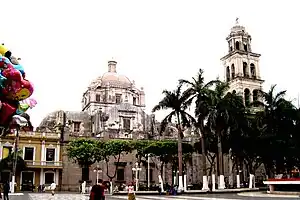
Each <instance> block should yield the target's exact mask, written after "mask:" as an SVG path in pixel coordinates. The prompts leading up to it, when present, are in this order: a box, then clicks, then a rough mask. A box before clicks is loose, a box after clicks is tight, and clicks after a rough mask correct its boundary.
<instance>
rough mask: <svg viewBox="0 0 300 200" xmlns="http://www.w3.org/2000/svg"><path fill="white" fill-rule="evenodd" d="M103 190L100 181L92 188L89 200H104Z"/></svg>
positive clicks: (103, 187)
mask: <svg viewBox="0 0 300 200" xmlns="http://www.w3.org/2000/svg"><path fill="white" fill-rule="evenodd" d="M105 189H106V187H105V186H104V184H103V181H102V180H101V179H100V180H99V183H98V184H96V185H94V186H93V187H92V190H91V193H90V200H105Z"/></svg>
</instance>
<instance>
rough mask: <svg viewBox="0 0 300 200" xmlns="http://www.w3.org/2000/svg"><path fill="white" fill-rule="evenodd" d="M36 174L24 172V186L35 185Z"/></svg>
mask: <svg viewBox="0 0 300 200" xmlns="http://www.w3.org/2000/svg"><path fill="white" fill-rule="evenodd" d="M33 179H34V172H22V184H33Z"/></svg>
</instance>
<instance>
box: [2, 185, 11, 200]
mask: <svg viewBox="0 0 300 200" xmlns="http://www.w3.org/2000/svg"><path fill="white" fill-rule="evenodd" d="M9 190H10V185H9V183H8V181H5V182H4V184H3V200H9V197H8V193H9Z"/></svg>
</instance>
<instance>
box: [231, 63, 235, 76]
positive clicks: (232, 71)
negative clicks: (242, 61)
mask: <svg viewBox="0 0 300 200" xmlns="http://www.w3.org/2000/svg"><path fill="white" fill-rule="evenodd" d="M234 77H235V67H234V64H232V65H231V78H232V79H234Z"/></svg>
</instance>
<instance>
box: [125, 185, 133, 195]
mask: <svg viewBox="0 0 300 200" xmlns="http://www.w3.org/2000/svg"><path fill="white" fill-rule="evenodd" d="M127 190H128V193H129V194H132V193H134V187H133V186H128V187H127Z"/></svg>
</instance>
